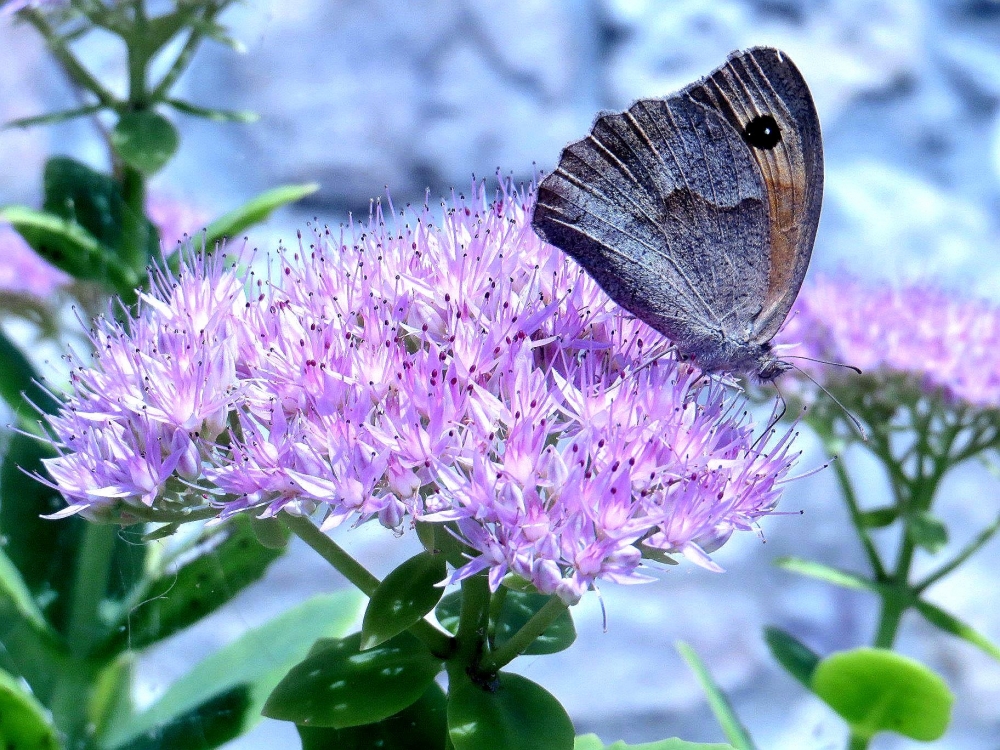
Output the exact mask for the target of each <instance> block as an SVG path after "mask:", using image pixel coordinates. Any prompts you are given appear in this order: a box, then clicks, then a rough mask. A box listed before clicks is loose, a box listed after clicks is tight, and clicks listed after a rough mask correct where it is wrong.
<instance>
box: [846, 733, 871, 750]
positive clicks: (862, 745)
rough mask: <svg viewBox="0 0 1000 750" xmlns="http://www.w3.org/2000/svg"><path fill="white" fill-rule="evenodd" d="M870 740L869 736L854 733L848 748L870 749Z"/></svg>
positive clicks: (857, 749)
mask: <svg viewBox="0 0 1000 750" xmlns="http://www.w3.org/2000/svg"><path fill="white" fill-rule="evenodd" d="M870 741H871V740H870V739H868V738H867V737H858V736H857V735H856V734H852V735H851V739H850V741H849V742H848V743H847V750H868V743H869V742H870Z"/></svg>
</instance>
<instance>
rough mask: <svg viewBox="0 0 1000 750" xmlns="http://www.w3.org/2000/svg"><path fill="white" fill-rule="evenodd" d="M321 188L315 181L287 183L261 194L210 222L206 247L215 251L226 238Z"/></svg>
mask: <svg viewBox="0 0 1000 750" xmlns="http://www.w3.org/2000/svg"><path fill="white" fill-rule="evenodd" d="M317 190H319V185H318V184H316V183H315V182H311V183H308V184H305V185H284V186H282V187H277V188H273V189H271V190H267V191H265V192H263V193H261V194H260V195H258V196H257V197H256V198H253V199H252V200H250V201H249V202H247V203H244V204H243V205H242V206H240V207H239V208H236V209H234V210H232V211H230V212H229V213H227V214H224V215H223V216H220V217H219V218H218V219H216V220H215V221H213V222H212V223H211V224H209V225H208V228H207V229H206V230H205V247H207V248H208V249H209V250H214V249H215V245H216V244H217V243H219V242H222V240H224V239H227V238H230V237H237V236H238V235H239V234H240V232H242V231H244V230H245V229H247V228H249V227H252V226H254V225H255V224H259V223H260V222H262V221H264V220H265V219H267V217H268V216H270V215H271V213H272V212H273V211H275V210H276V209H278V208H281V207H282V206H284V205H287V204H289V203H295V201H298V200H302V199H303V198H305V197H306V196H307V195H311V194H312V193H315V192H316V191H317Z"/></svg>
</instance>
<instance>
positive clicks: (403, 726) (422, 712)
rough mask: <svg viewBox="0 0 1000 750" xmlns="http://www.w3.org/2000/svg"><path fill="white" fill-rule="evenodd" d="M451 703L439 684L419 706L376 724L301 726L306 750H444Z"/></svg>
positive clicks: (413, 706) (428, 689) (409, 708)
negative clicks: (335, 726) (446, 716)
mask: <svg viewBox="0 0 1000 750" xmlns="http://www.w3.org/2000/svg"><path fill="white" fill-rule="evenodd" d="M447 707H448V701H447V698H446V697H445V694H444V691H443V690H442V689H441V688H440V687H438V685H436V684H435V683H431V686H430V687H429V688H427V690H426V691H425V692H424V694H423V695H422V696H420V698H418V699H417V702H416V703H414V704H413V705H411V706H408V707H406V708H404V709H403V710H402V711H400V712H399V713H398V714H393V715H392V716H390V717H389V718H388V719H384V720H382V721H379V722H377V723H375V724H364V725H362V726H357V727H348V728H346V729H333V728H330V727H304V726H299V727H297V729H298V730H299V737H300V738H301V740H302V750H434V749H435V748H437V749H438V750H441V749H442V748H444V743H445V739H446V737H447V733H448V725H447V723H446V720H445V715H446V712H447Z"/></svg>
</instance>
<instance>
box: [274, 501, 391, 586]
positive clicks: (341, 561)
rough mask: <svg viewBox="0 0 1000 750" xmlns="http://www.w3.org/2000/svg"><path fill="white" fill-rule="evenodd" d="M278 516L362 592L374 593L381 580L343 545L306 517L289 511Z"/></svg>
mask: <svg viewBox="0 0 1000 750" xmlns="http://www.w3.org/2000/svg"><path fill="white" fill-rule="evenodd" d="M279 517H280V518H281V521H282V523H284V524H285V526H286V527H287V528H288V530H289V531H291V532H292V533H293V534H295V535H296V536H297V537H299V539H301V540H302V541H303V542H305V543H306V544H308V545H309V546H310V547H312V548H313V549H314V550H316V552H318V553H319V555H320V557H322V558H323V559H324V560H326V561H327V562H328V563H330V565H332V566H333V567H334V568H335V569H336V570H337V572H339V573H340V574H341V575H342V576H344V578H346V579H347V580H348V581H350V582H351V583H353V584H354V585H355V586H356V587H357V588H358V589H360V591H361V593H362V594H364V595H365V596H367V597H370V596H371V595H372V594H374V593H375V589H377V588H378V585H379V584H380V583H381V581H380V580H379V579H378V578H376V577H375V576H373V575H372V574H371V573H370V572H368V570H367V569H366V568H365V567H364V566H363V565H362V564H361V563H359V562H358V561H357V560H355V559H354V558H353V557H351V556H350V555H349V554H347V552H346V551H345V550H344V548H343V547H341V546H340V545H339V544H337V543H336V542H335V541H333V540H332V539H331V538H330V537H328V536H327V535H326V534H324V533H323V532H322V531H320V530H319V528H318V527H317V526H316V524H314V523H313V522H312V521H310V520H309V518H308V517H306V516H296V515H292V514H291V513H282V514H281V516H279Z"/></svg>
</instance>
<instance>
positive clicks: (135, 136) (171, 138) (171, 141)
mask: <svg viewBox="0 0 1000 750" xmlns="http://www.w3.org/2000/svg"><path fill="white" fill-rule="evenodd" d="M179 145H180V135H179V134H178V133H177V128H175V127H174V126H173V124H171V122H170V120H168V119H167V118H166V117H164V116H163V115H160V114H157V113H156V112H153V111H152V110H143V111H141V112H126V113H125V114H123V115H122V116H121V117H120V118H119V119H118V124H117V125H115V129H114V130H112V131H111V147H112V148H113V149H114V150H115V153H116V154H118V156H120V157H121V159H122V161H124V162H125V163H126V164H128V165H129V166H130V167H132V168H134V169H138V170H139V171H140V172H142V173H143V174H145V175H151V174H154V173H155V172H158V171H160V169H162V168H163V167H164V165H165V164H166V163H167V162H168V161H170V159H171V157H173V155H174V154H175V153H177V147H178V146H179Z"/></svg>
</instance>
